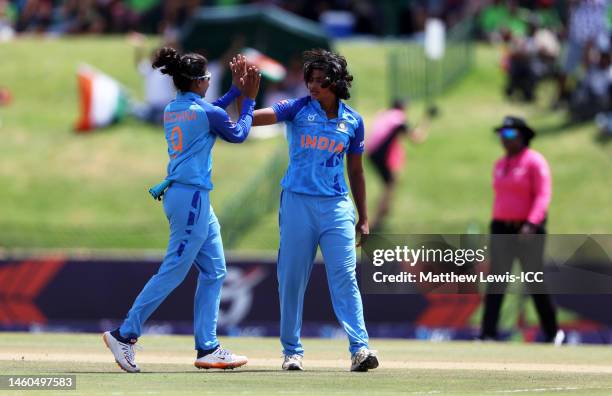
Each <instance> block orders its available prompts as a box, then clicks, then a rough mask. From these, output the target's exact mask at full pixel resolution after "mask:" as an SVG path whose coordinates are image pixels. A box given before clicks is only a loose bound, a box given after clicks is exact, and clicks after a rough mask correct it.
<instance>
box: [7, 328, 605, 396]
mask: <svg viewBox="0 0 612 396" xmlns="http://www.w3.org/2000/svg"><path fill="white" fill-rule="evenodd" d="M192 342H193V341H192V338H191V337H187V336H146V337H143V338H142V340H141V344H142V346H143V348H144V350H142V351H138V352H137V358H138V361H139V364H140V366H141V369H142V370H143V372H142V373H141V374H134V375H132V374H127V373H124V372H122V371H120V370H119V369H118V368H117V366H116V365H115V363H114V361H113V358H112V356H111V355H110V352H109V351H108V350H107V349H106V347H105V346H104V344H103V342H102V339H101V336H100V335H83V334H45V333H41V334H29V333H1V337H0V373H2V374H19V375H27V374H30V375H39V374H40V375H42V374H44V375H47V374H56V375H59V374H74V375H76V378H77V380H76V381H77V392H76V394H79V395H124V394H141V395H155V394H160V395H178V394H194V393H196V392H197V393H198V394H248V395H269V394H310V395H312V394H321V395H329V394H370V395H373V394H398V393H402V394H453V395H455V394H504V393H519V394H529V393H537V394H538V395H549V394H550V395H559V394H576V395H609V394H610V393H611V392H612V375H611V374H612V349H610V348H609V347H603V346H572V347H563V348H555V347H552V346H549V345H533V344H516V343H506V344H497V343H474V342H452V343H431V342H420V341H404V340H372V342H371V345H372V347H374V348H377V349H378V351H379V357H380V361H381V366H380V367H379V368H378V369H376V370H373V371H370V372H368V373H351V372H349V371H348V365H349V361H348V356H347V351H346V349H345V348H346V342H345V341H344V340H320V339H306V340H304V346H305V348H306V351H307V352H306V357H305V360H304V364H305V368H306V370H307V371H305V372H283V371H281V370H280V353H279V343H278V340H277V339H275V338H229V339H223V340H222V342H223V344H224V345H225V346H226V347H228V348H231V349H233V350H235V351H236V352H239V353H243V354H246V355H247V356H249V357H250V362H249V364H248V365H247V366H244V367H242V368H239V369H236V370H234V371H228V372H221V371H218V370H210V371H198V370H197V369H196V368H194V367H193V365H192V364H193V358H194V352H193V350H192ZM30 393H31V392H23V394H30ZM65 393H66V394H71V393H70V392H65ZM0 394H10V395H18V394H20V393H19V392H16V391H10V392H8V391H5V393H3V392H2V391H0ZM45 394H47V393H45ZM48 394H53V393H48Z"/></svg>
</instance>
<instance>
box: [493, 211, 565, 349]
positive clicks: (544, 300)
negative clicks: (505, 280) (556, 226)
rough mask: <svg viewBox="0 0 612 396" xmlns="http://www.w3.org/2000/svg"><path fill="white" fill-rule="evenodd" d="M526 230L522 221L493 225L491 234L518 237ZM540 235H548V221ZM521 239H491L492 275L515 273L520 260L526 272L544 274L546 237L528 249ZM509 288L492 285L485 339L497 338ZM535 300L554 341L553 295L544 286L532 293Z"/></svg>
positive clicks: (547, 334) (548, 336)
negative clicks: (518, 244)
mask: <svg viewBox="0 0 612 396" xmlns="http://www.w3.org/2000/svg"><path fill="white" fill-rule="evenodd" d="M521 227H522V223H521V222H503V221H497V220H493V221H492V222H491V234H518V233H519V231H520V229H521ZM537 234H546V229H545V222H544V223H543V224H541V225H539V226H538V229H537ZM517 243H520V242H519V240H518V238H491V245H490V249H491V250H490V251H491V256H490V257H491V273H493V274H504V273H506V271H509V272H511V270H512V264H513V263H514V260H515V259H516V258H518V259H519V262H520V264H521V267H522V269H523V271H542V269H543V267H544V238H543V237H538V238H533V239H532V240H530V241H529V242H528V243H529V244H530V246H529V248H528V249H524V248H520V249H519V248H517V247H516V245H515V244H517ZM504 291H505V285H500V284H495V285H494V286H490V287H489V288H488V290H487V294H486V296H485V300H484V314H483V317H482V329H481V337H482V338H497V323H498V321H499V313H500V310H501V306H502V302H503V300H504ZM528 292H529V293H530V294H531V297H532V298H533V302H534V304H535V307H536V310H537V312H538V316H539V318H540V326H541V327H542V331H543V332H544V335H545V339H546V341H547V342H551V341H553V340H554V338H555V335H556V333H557V330H558V324H557V315H556V310H555V307H554V305H553V303H552V300H551V298H550V295H549V294H547V293H546V292H545V291H544V290H543V287H542V286H539V287H538V289H537V290H535V289H534V290H528Z"/></svg>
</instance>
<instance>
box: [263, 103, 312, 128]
mask: <svg viewBox="0 0 612 396" xmlns="http://www.w3.org/2000/svg"><path fill="white" fill-rule="evenodd" d="M306 100H307V97H304V98H300V99H287V100H281V101H280V102H278V103H275V104H274V105H272V107H266V108H265V109H259V110H255V112H253V126H261V125H272V124H276V123H277V122H291V121H293V118H294V117H295V116H296V114H297V113H298V112H299V111H300V110H301V109H302V108H303V107H304V106H305V105H306Z"/></svg>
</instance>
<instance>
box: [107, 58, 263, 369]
mask: <svg viewBox="0 0 612 396" xmlns="http://www.w3.org/2000/svg"><path fill="white" fill-rule="evenodd" d="M230 66H231V68H232V77H233V79H232V80H233V86H232V88H231V89H230V91H229V92H228V93H226V94H225V95H224V96H222V97H221V98H219V99H218V100H217V101H215V102H213V103H212V104H210V103H207V102H205V101H204V100H203V97H204V95H205V93H206V90H207V89H208V86H209V81H210V79H211V75H210V73H209V72H208V71H207V60H206V58H204V57H203V56H201V55H198V54H185V55H180V54H179V53H177V51H176V50H174V49H172V48H162V49H161V50H160V51H159V52H158V53H157V55H156V58H155V61H154V63H153V67H155V68H162V69H161V71H162V73H164V74H168V75H170V76H172V79H173V81H174V85H175V86H176V89H177V95H176V99H175V100H174V101H172V102H170V103H169V104H168V105H167V106H166V109H165V111H164V129H165V133H166V141H167V143H168V155H169V157H170V162H169V163H168V176H167V177H166V181H165V183H164V187H165V186H166V185H170V187H169V188H168V189H167V191H166V193H165V195H164V198H163V204H164V212H165V213H166V217H167V218H168V221H169V223H170V241H169V243H168V249H167V252H166V256H165V258H164V261H163V262H162V264H161V266H160V267H159V270H158V272H157V274H155V275H154V276H153V277H152V278H151V279H150V280H149V281H148V282H147V284H146V285H145V287H144V289H143V290H142V291H141V292H140V294H139V295H138V297H136V300H135V301H134V303H133V305H132V308H131V309H130V311H129V312H128V314H127V317H126V319H125V320H124V322H123V324H122V325H121V326H120V327H119V328H117V329H115V330H114V331H107V332H105V333H104V342H105V343H106V345H107V346H108V348H109V349H110V350H111V351H112V353H113V355H114V357H115V360H116V362H117V364H118V365H119V366H120V367H121V368H122V369H123V370H125V371H128V372H132V373H133V372H139V371H140V369H139V367H138V366H137V364H136V362H135V356H134V344H135V343H136V341H137V339H138V337H139V336H140V335H141V333H142V326H143V324H144V322H145V321H146V320H147V319H148V318H149V316H150V315H151V314H152V313H153V312H154V311H155V309H156V308H157V307H158V306H159V305H160V304H161V303H162V302H163V301H164V299H165V298H166V297H167V296H168V294H170V292H172V290H174V289H175V288H176V287H177V286H178V285H179V284H180V283H181V282H182V281H183V279H184V278H185V276H186V275H187V273H188V271H189V269H190V268H191V265H192V264H194V263H195V265H196V267H197V268H198V270H199V271H200V274H199V277H198V284H197V289H196V294H195V302H194V334H195V347H196V350H197V358H196V361H195V366H196V367H198V368H221V369H227V368H235V367H239V366H242V365H244V364H246V363H247V358H246V357H245V356H237V355H234V354H233V353H231V352H230V351H228V350H227V349H224V348H222V347H221V346H220V344H219V341H218V340H217V335H216V330H217V329H216V328H217V317H218V314H219V302H220V298H221V286H222V284H223V279H224V278H225V274H226V270H225V258H224V255H223V244H222V242H221V234H220V228H219V222H218V221H217V217H216V216H215V213H214V212H213V209H212V206H211V205H210V198H209V192H210V190H212V188H213V185H212V183H211V170H212V158H211V150H212V148H213V145H214V143H215V141H216V138H217V137H220V138H221V139H223V140H226V141H228V142H231V143H241V142H243V141H244V140H245V139H246V138H247V136H248V134H249V130H250V128H251V124H252V120H253V108H254V105H255V100H254V98H255V96H256V95H257V92H258V90H259V82H260V78H261V77H260V74H259V70H258V69H257V68H255V67H249V68H247V65H246V60H245V58H244V57H243V56H241V55H238V56H237V58H234V59H233V61H232V62H231V63H230ZM237 86H240V89H239V88H238V87H237ZM241 93H242V95H243V96H244V99H243V101H242V108H241V112H240V117H239V119H238V121H237V122H236V123H233V122H232V121H231V120H230V119H229V117H228V115H227V113H226V112H225V110H224V109H225V108H226V107H227V106H228V105H229V104H230V103H231V102H232V101H234V99H236V98H238V97H239V96H240V95H241Z"/></svg>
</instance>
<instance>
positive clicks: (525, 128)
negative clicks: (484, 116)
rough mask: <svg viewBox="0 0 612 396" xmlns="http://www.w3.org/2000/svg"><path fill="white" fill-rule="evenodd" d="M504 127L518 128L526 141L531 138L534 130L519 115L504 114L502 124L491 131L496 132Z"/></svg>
mask: <svg viewBox="0 0 612 396" xmlns="http://www.w3.org/2000/svg"><path fill="white" fill-rule="evenodd" d="M504 128H514V129H518V130H519V131H520V132H521V134H522V135H523V138H524V139H525V140H527V141H529V140H531V139H533V137H534V136H535V132H534V130H533V129H531V128H530V127H529V125H527V123H526V122H525V120H524V119H522V118H520V117H514V116H505V117H504V122H503V124H502V125H500V126H498V127H497V128H495V129H493V132H496V133H497V132H499V131H500V130H502V129H504Z"/></svg>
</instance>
